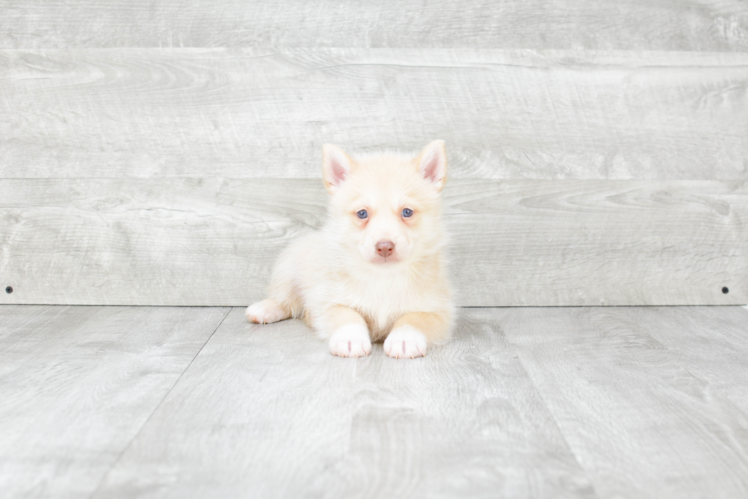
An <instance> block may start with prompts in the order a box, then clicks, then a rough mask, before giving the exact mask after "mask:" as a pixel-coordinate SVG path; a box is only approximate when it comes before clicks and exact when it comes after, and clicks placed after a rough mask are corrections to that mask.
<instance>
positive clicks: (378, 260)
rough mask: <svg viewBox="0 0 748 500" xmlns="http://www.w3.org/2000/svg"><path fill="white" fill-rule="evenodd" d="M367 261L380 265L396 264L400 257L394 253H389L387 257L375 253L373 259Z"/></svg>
mask: <svg viewBox="0 0 748 500" xmlns="http://www.w3.org/2000/svg"><path fill="white" fill-rule="evenodd" d="M369 262H371V263H372V264H378V265H380V266H386V265H392V264H398V263H399V262H400V258H399V257H398V256H396V255H390V256H389V257H382V256H380V255H377V256H376V257H374V258H373V259H370V260H369Z"/></svg>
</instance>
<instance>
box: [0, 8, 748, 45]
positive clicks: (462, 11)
mask: <svg viewBox="0 0 748 500" xmlns="http://www.w3.org/2000/svg"><path fill="white" fill-rule="evenodd" d="M2 9H3V15H2V16H0V47H3V48H40V49H47V48H62V47H89V48H101V47H425V48H429V47H432V48H433V47H473V48H477V47H481V48H516V47H523V48H533V49H546V48H566V49H591V50H605V49H615V50H632V49H648V50H713V51H739V50H746V49H748V36H746V33H748V14H747V13H746V7H745V5H744V4H743V3H742V2H740V1H739V0H729V1H724V0H722V1H719V0H701V1H696V0H684V1H679V2H669V1H666V0H653V1H649V2H640V1H636V0H622V1H619V2H594V1H592V0H584V1H579V0H577V1H563V2H551V3H549V2H543V1H541V0H529V1H527V0H510V1H502V2H491V1H488V0H469V1H461V2H454V1H443V0H441V1H430V2H426V3H420V2H412V3H411V2H407V3H403V2H395V1H392V0H387V1H379V2H342V3H341V2H334V1H331V0H316V1H306V0H295V1H289V2H283V3H282V4H279V3H274V2H270V3H266V2H242V1H240V0H220V1H213V2H210V3H209V4H189V5H186V4H184V3H182V2H177V1H175V0H159V1H155V0H135V1H125V0H116V1H107V2H104V3H102V2H95V1H90V0H88V1H86V0H75V1H72V2H71V1H62V0H44V1H42V0H6V1H5V2H3V4H2Z"/></svg>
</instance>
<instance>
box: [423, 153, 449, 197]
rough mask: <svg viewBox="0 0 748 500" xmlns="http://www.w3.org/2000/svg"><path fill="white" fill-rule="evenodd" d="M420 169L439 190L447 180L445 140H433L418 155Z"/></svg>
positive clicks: (425, 177)
mask: <svg viewBox="0 0 748 500" xmlns="http://www.w3.org/2000/svg"><path fill="white" fill-rule="evenodd" d="M418 171H419V172H421V175H422V176H423V177H424V179H426V180H428V181H430V182H431V183H432V184H433V185H434V187H435V188H436V189H437V191H441V190H442V188H443V187H444V184H445V183H446V182H447V149H446V148H445V147H444V141H433V142H430V143H429V144H428V146H426V147H425V148H423V151H421V154H420V155H418Z"/></svg>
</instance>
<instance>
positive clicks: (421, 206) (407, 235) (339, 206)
mask: <svg viewBox="0 0 748 500" xmlns="http://www.w3.org/2000/svg"><path fill="white" fill-rule="evenodd" d="M322 153H323V161H322V172H323V179H324V183H325V187H326V188H327V191H328V192H329V193H330V194H331V195H332V199H331V207H330V212H331V216H332V217H333V220H334V230H335V237H336V239H337V240H338V242H340V243H342V245H343V247H345V248H347V249H348V250H350V251H353V252H357V253H358V254H359V255H360V257H361V258H362V259H363V260H364V261H366V262H369V263H371V264H373V265H378V266H397V265H398V264H399V263H402V262H406V261H408V260H410V259H414V258H419V257H422V256H424V255H428V254H431V253H434V252H437V251H439V249H440V248H441V246H442V244H443V237H442V229H441V212H440V206H439V198H440V192H441V190H442V188H443V187H444V183H445V182H446V180H447V156H446V150H445V148H444V141H434V142H432V143H430V144H429V145H428V146H426V147H425V148H424V149H423V151H421V153H420V154H419V155H418V156H415V157H408V156H400V155H393V154H380V155H375V156H367V157H363V158H356V159H354V158H351V157H350V156H348V155H347V154H346V153H345V152H344V151H343V150H341V149H340V148H338V147H336V146H332V145H329V144H326V145H325V146H323V148H322Z"/></svg>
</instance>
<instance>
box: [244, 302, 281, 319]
mask: <svg viewBox="0 0 748 500" xmlns="http://www.w3.org/2000/svg"><path fill="white" fill-rule="evenodd" d="M246 314H247V321H249V322H250V323H275V322H276V321H280V320H282V319H286V318H288V314H286V311H284V310H283V309H281V308H280V306H278V304H276V303H275V301H274V300H271V299H265V300H263V301H261V302H255V303H254V304H252V305H251V306H249V307H248V308H247V313H246Z"/></svg>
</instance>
